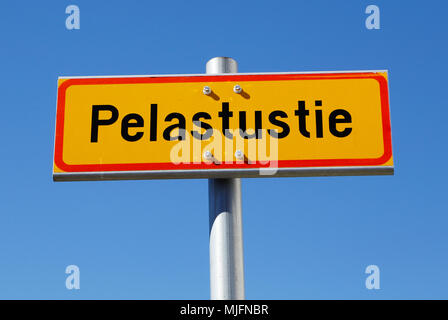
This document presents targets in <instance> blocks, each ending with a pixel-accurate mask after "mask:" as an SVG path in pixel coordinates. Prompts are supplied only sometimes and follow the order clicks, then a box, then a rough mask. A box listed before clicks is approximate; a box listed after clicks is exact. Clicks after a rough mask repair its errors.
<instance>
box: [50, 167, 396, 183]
mask: <svg viewBox="0 0 448 320" xmlns="http://www.w3.org/2000/svg"><path fill="white" fill-rule="evenodd" d="M269 171H275V173H273V174H269ZM393 174H394V167H393V166H359V167H315V168H263V169H260V168H253V169H207V170H150V171H106V172H62V173H53V181H103V180H153V179H207V178H235V177H238V178H278V177H331V176H373V175H381V176H382V175H393Z"/></svg>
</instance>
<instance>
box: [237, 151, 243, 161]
mask: <svg viewBox="0 0 448 320" xmlns="http://www.w3.org/2000/svg"><path fill="white" fill-rule="evenodd" d="M235 158H237V159H238V160H243V159H244V153H243V152H242V151H241V150H236V151H235Z"/></svg>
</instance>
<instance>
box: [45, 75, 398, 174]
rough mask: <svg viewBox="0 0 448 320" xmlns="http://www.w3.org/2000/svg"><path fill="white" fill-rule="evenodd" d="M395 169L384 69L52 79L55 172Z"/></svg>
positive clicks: (380, 171) (370, 171) (372, 171)
mask: <svg viewBox="0 0 448 320" xmlns="http://www.w3.org/2000/svg"><path fill="white" fill-rule="evenodd" d="M393 170H394V167H393V157H392V143H391V127H390V117H389V97H388V80H387V71H356V72H331V73H266V74H225V75H223V74H222V75H172V76H171V75H169V76H120V77H71V78H66V77H63V78H59V80H58V98H57V116H56V134H55V149H54V168H53V178H54V180H55V181H63V180H66V181H67V180H114V179H158V178H218V177H223V178H224V177H263V176H331V175H384V174H393Z"/></svg>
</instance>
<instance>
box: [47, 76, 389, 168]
mask: <svg viewBox="0 0 448 320" xmlns="http://www.w3.org/2000/svg"><path fill="white" fill-rule="evenodd" d="M319 79H375V80H377V81H378V83H379V85H380V96H381V114H382V124H383V145H384V153H383V155H382V156H381V157H379V158H366V159H321V160H318V159H313V160H279V161H278V167H279V168H306V167H341V166H375V165H382V164H384V163H386V162H387V161H388V160H389V159H390V158H391V156H392V139H391V127H390V115H389V96H388V87H387V81H386V79H385V78H384V76H383V75H381V74H379V73H376V72H362V73H322V74H318V73H311V74H252V75H217V76H209V75H207V76H172V77H171V76H168V77H166V76H165V77H158V76H148V77H129V78H125V77H123V78H118V77H117V78H75V79H68V80H66V81H65V82H63V83H62V84H61V86H60V87H59V88H58V102H57V115H56V138H55V152H54V161H55V164H56V165H57V166H58V168H59V169H61V170H63V171H65V172H102V171H122V172H126V171H148V170H188V169H191V170H207V169H243V168H244V169H247V168H263V167H269V165H270V164H269V163H268V164H264V163H263V164H262V163H259V162H258V161H257V162H256V163H252V164H244V163H243V164H241V163H234V164H219V165H215V164H209V163H196V164H195V163H192V164H183V163H181V164H174V163H171V162H168V163H119V164H84V165H82V164H76V165H72V164H67V163H65V162H64V160H63V157H62V154H63V141H64V115H65V93H66V91H67V88H68V87H70V86H73V85H96V84H134V83H179V82H225V81H267V80H269V81H275V80H319Z"/></svg>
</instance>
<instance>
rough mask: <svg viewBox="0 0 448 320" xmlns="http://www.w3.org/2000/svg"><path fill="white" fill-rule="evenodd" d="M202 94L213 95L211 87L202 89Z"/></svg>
mask: <svg viewBox="0 0 448 320" xmlns="http://www.w3.org/2000/svg"><path fill="white" fill-rule="evenodd" d="M202 93H203V94H205V95H207V96H208V95H210V94H211V93H212V89H210V87H209V86H204V88H203V89H202Z"/></svg>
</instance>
